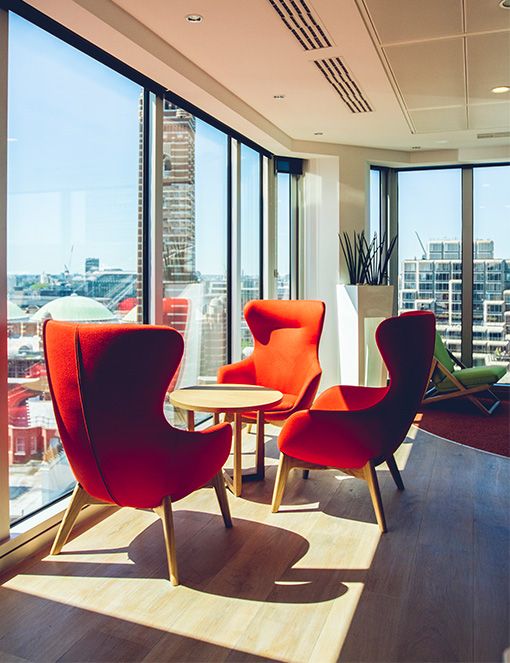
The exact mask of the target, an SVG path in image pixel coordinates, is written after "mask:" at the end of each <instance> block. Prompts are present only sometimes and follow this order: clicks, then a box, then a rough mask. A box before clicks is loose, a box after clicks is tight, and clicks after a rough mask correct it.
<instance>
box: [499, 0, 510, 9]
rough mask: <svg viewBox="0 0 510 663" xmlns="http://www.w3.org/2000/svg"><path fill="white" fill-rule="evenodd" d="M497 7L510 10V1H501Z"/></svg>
mask: <svg viewBox="0 0 510 663" xmlns="http://www.w3.org/2000/svg"><path fill="white" fill-rule="evenodd" d="M499 6H500V7H502V8H503V9H510V0H501V2H500V3H499Z"/></svg>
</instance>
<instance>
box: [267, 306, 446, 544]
mask: <svg viewBox="0 0 510 663" xmlns="http://www.w3.org/2000/svg"><path fill="white" fill-rule="evenodd" d="M434 330H435V318H434V314H433V313H430V312H413V313H408V314H405V315H401V316H399V317H396V318H388V319H387V320H384V321H383V322H382V323H381V324H380V325H379V327H378V328H377V332H376V340H377V345H378V347H379V350H380V352H381V355H382V357H383V359H384V361H385V364H386V367H387V368H388V372H389V375H390V382H389V386H387V387H360V386H336V387H331V388H329V389H326V391H324V392H323V393H322V394H321V395H320V396H319V397H318V398H317V400H316V401H315V403H314V404H313V406H312V408H311V409H310V410H309V411H307V412H298V413H296V414H294V415H292V417H290V418H289V419H288V420H287V422H286V423H285V425H284V427H283V429H282V431H281V433H280V435H279V437H278V447H279V449H280V451H281V455H280V464H279V467H278V474H277V477H276V483H275V487H274V493H273V501H272V505H271V508H272V511H273V512H276V511H278V509H279V507H280V504H281V500H282V496H283V491H284V489H285V483H286V480H287V476H288V474H289V471H290V470H291V469H292V468H300V469H303V470H311V469H323V470H324V469H333V468H334V469H339V470H341V471H342V472H345V473H346V474H350V475H352V476H354V477H358V478H363V479H365V480H366V481H367V482H368V485H369V489H370V494H371V497H372V502H373V505H374V510H375V513H376V517H377V522H378V524H379V527H380V529H381V531H382V532H386V521H385V517H384V510H383V505H382V501H381V495H380V491H379V485H378V482H377V475H376V471H375V467H376V466H377V465H380V464H381V463H383V462H385V461H386V463H387V464H388V467H389V469H390V472H391V474H392V476H393V479H394V480H395V483H396V485H397V488H398V489H399V490H403V489H404V484H403V482H402V479H401V477H400V473H399V471H398V468H397V465H396V462H395V459H394V456H393V454H394V453H395V451H396V450H397V448H398V447H399V446H400V444H401V443H402V441H403V440H404V438H405V436H406V434H407V432H408V430H409V427H410V425H411V423H412V421H413V419H414V416H415V414H416V412H417V411H418V408H419V407H420V404H421V399H422V397H423V394H424V392H425V389H426V387H427V383H428V379H429V374H430V367H431V363H432V356H433V351H434Z"/></svg>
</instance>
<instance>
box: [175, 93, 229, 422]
mask: <svg viewBox="0 0 510 663" xmlns="http://www.w3.org/2000/svg"><path fill="white" fill-rule="evenodd" d="M163 265H164V269H163V287H162V295H163V324H166V325H169V326H171V327H174V328H175V329H177V330H178V331H180V332H181V333H182V335H183V337H184V348H185V349H184V356H183V360H182V362H181V365H180V367H179V370H178V371H177V373H176V375H175V376H174V378H173V380H172V383H171V384H170V388H169V391H172V390H174V389H178V388H180V387H186V386H190V385H194V384H207V383H211V382H212V383H215V382H216V372H217V370H218V368H219V367H220V366H222V365H223V364H225V363H227V136H226V134H224V133H222V132H221V131H218V130H217V129H214V128H213V127H211V126H210V125H208V124H206V123H205V122H202V121H201V120H198V119H196V118H195V117H194V116H193V115H192V114H191V113H188V112H187V111H185V110H183V109H181V108H179V107H178V106H176V105H175V104H172V103H171V102H169V101H165V102H164V107H163ZM167 416H168V418H169V420H170V421H172V422H173V423H174V424H175V425H184V421H183V420H182V413H179V412H173V409H172V408H171V407H170V406H168V410H167ZM197 421H198V419H197Z"/></svg>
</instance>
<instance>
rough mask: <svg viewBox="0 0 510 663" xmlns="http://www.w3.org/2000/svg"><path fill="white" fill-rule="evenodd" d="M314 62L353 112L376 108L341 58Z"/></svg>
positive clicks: (369, 110) (363, 111) (366, 111)
mask: <svg viewBox="0 0 510 663" xmlns="http://www.w3.org/2000/svg"><path fill="white" fill-rule="evenodd" d="M314 64H315V65H316V66H317V68H318V69H319V71H320V72H321V73H322V74H323V75H324V77H325V78H326V80H327V81H328V82H329V83H331V85H332V86H333V87H334V88H335V90H336V91H337V92H338V94H339V95H340V98H341V99H342V101H343V102H344V104H345V105H346V106H347V108H348V109H349V110H350V111H351V113H369V112H371V111H373V110H374V109H373V108H372V106H371V105H370V103H369V101H368V100H367V99H366V97H365V96H364V94H363V92H362V91H361V90H360V88H359V86H358V84H357V83H356V81H355V80H354V78H353V76H352V75H351V73H350V71H349V70H348V69H347V67H346V66H345V64H344V62H343V61H342V59H341V58H329V59H327V60H314Z"/></svg>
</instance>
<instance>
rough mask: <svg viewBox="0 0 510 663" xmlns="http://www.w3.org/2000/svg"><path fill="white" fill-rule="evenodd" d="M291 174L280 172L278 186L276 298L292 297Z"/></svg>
mask: <svg viewBox="0 0 510 663" xmlns="http://www.w3.org/2000/svg"><path fill="white" fill-rule="evenodd" d="M290 182H291V176H290V175H289V173H278V175H277V180H276V186H277V196H278V206H277V211H276V214H277V216H276V224H277V231H276V232H277V235H276V240H277V241H276V270H277V272H278V276H277V281H276V298H277V299H290V214H291V195H290Z"/></svg>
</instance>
